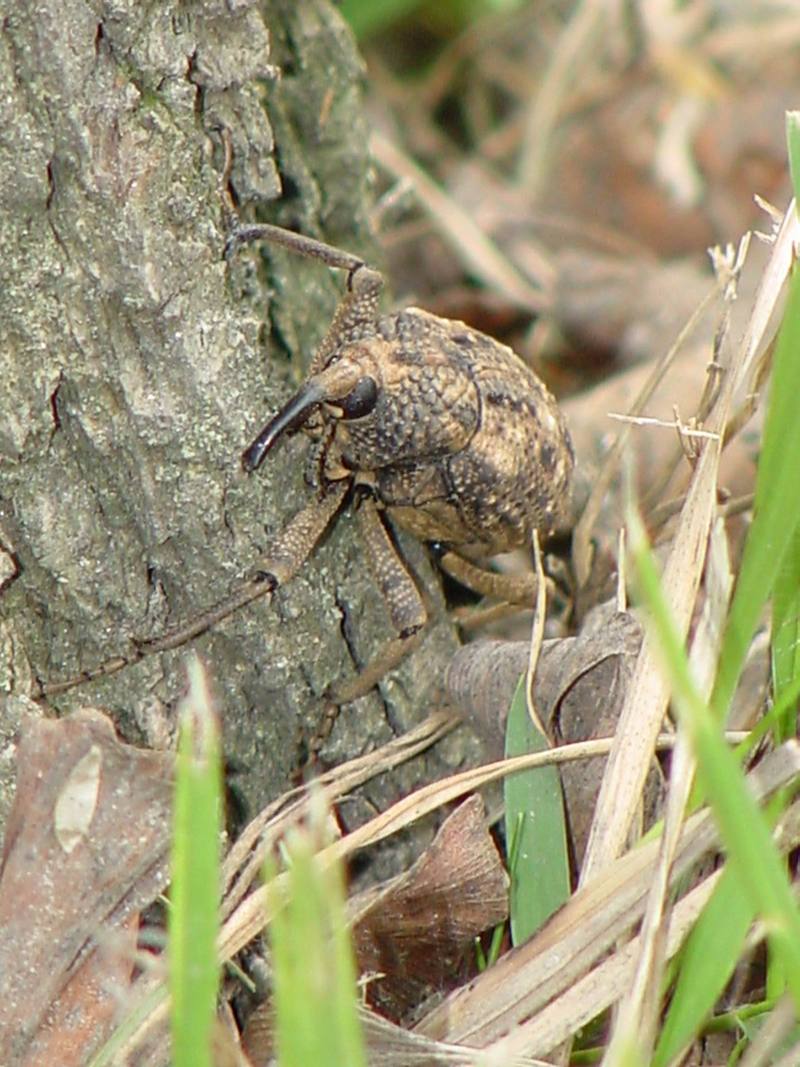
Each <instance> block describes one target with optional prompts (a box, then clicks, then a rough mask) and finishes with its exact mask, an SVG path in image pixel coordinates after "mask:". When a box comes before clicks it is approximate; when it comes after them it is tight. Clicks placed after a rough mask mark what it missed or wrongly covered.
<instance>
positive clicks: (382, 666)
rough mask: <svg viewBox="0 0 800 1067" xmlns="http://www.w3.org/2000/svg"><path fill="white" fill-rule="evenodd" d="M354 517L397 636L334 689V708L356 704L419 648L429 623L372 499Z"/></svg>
mask: <svg viewBox="0 0 800 1067" xmlns="http://www.w3.org/2000/svg"><path fill="white" fill-rule="evenodd" d="M357 516H358V523H359V528H360V533H361V538H362V540H363V542H364V546H365V548H366V550H367V558H368V560H369V564H370V570H371V571H372V575H373V578H374V579H375V584H376V585H377V586H378V589H379V590H380V592H381V595H382V596H383V599H384V601H385V602H386V606H387V607H388V609H389V616H390V618H391V620H392V625H393V626H394V628H395V630H396V631H397V633H398V636H397V637H396V638H394V639H393V640H391V641H387V642H386V644H385V645H384V646H383V648H381V649H380V651H379V652H378V653H377V655H376V656H375V657H374V658H373V659H372V660H370V662H369V663H368V664H367V665H366V667H364V668H363V670H361V671H359V673H358V675H357V676H356V677H355V678H354V679H353V680H352V681H350V682H346V683H345V684H344V685H341V686H337V687H336V689H335V690H334V691H333V692H332V693H331V694H330V696H331V700H332V702H333V703H334V704H349V703H350V701H351V700H358V698H359V697H362V696H364V695H365V694H366V693H368V692H369V691H370V689H372V688H373V687H374V686H375V685H377V684H378V682H379V681H380V680H381V678H383V677H384V675H386V674H388V673H389V671H391V670H394V668H395V667H397V666H398V664H400V663H401V662H402V661H403V660H404V659H405V657H406V656H407V655H408V654H409V652H411V651H412V649H413V648H415V647H416V646H417V645H418V644H419V641H420V639H421V636H422V630H423V628H424V626H425V624H426V622H427V621H428V613H427V611H426V609H425V604H424V603H423V600H422V597H421V595H420V592H419V590H418V589H417V586H416V584H415V582H414V580H413V578H412V577H411V575H410V574H409V573H408V571H407V569H406V567H405V564H404V563H403V561H402V559H401V558H400V556H399V555H398V552H397V549H396V548H395V545H394V542H393V541H392V539H391V537H390V536H389V532H388V530H387V529H386V527H385V525H384V523H383V518H382V517H381V513H380V511H379V510H378V507H377V506H376V504H375V501H374V500H373V499H372V498H371V497H364V498H363V499H362V500H361V502H360V506H359V508H358V511H357Z"/></svg>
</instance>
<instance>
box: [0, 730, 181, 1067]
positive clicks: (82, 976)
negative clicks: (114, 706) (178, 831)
mask: <svg viewBox="0 0 800 1067" xmlns="http://www.w3.org/2000/svg"><path fill="white" fill-rule="evenodd" d="M171 776H172V758H171V757H170V756H168V755H166V754H164V753H157V752H145V751H141V750H139V749H136V748H133V747H132V746H130V745H125V744H122V742H120V741H119V740H118V739H117V737H116V735H115V733H114V729H113V726H112V725H111V722H110V720H109V719H107V718H106V717H105V716H104V715H103V714H101V713H100V712H98V711H95V710H92V709H83V710H81V711H79V712H77V713H75V714H74V715H71V716H69V717H68V718H65V719H62V720H59V721H53V720H48V719H34V718H31V719H28V720H26V721H24V722H23V724H22V727H21V731H20V740H19V746H18V751H17V792H16V796H15V799H14V804H13V807H12V809H11V812H10V815H9V819H8V824H7V829H6V837H5V842H4V850H3V857H2V864H1V865H0V928H2V930H3V934H4V936H3V938H2V941H0V976H2V977H1V978H0V1063H9V1064H10V1063H14V1064H20V1065H25V1067H32V1065H33V1064H45V1063H59V1064H60V1065H62V1067H73V1065H74V1067H80V1065H81V1064H84V1063H86V1062H87V1061H88V1059H89V1055H90V1053H91V1051H92V1050H93V1049H94V1048H96V1047H97V1046H98V1045H99V1043H100V1042H102V1040H103V1039H104V1038H105V1036H106V1035H107V1033H108V1030H109V1027H110V1026H111V1025H112V1024H113V1021H114V1017H115V1015H116V1012H117V1011H118V1009H119V1005H120V999H121V997H122V995H123V993H124V991H125V990H126V989H127V988H128V987H129V985H130V981H131V972H132V963H131V948H132V944H133V935H134V933H135V929H136V926H137V915H138V912H139V910H140V909H141V908H142V907H144V906H146V905H147V904H149V903H150V902H151V901H152V900H153V899H154V898H155V897H156V895H157V894H158V893H159V892H160V891H161V890H162V889H163V887H164V886H165V884H166V881H167V876H168V871H167V850H168V844H169V830H170V801H171V793H172V785H171Z"/></svg>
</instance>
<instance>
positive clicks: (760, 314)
mask: <svg viewBox="0 0 800 1067" xmlns="http://www.w3.org/2000/svg"><path fill="white" fill-rule="evenodd" d="M791 216H792V221H787V220H785V221H784V223H783V226H782V230H781V235H779V237H778V239H777V240H776V242H775V246H774V248H773V253H772V256H771V258H770V262H769V264H768V266H767V269H766V271H765V274H764V279H763V281H762V286H761V288H760V290H759V294H758V297H757V299H756V303H755V306H754V308H753V312H752V314H751V316H750V320H749V325H748V329H747V331H746V334H745V338H744V340H743V342H742V344H741V345H740V346H739V347H738V349H737V351H736V352H735V353H734V355H733V358H732V359H731V361H730V364H729V366H728V367H727V369H726V372H725V373H724V376H723V379H722V383H721V387H720V389H719V390H718V392H717V395H716V400H715V402H714V404H713V407H712V409H711V411H710V414H709V417H708V421H707V424H706V428H707V429H709V430H711V431H713V432H715V433H718V434H719V435H720V436H722V435H723V434H724V430H725V425H726V422H727V419H728V415H729V412H730V410H731V405H732V401H733V396H734V391H735V390H736V388H737V387H738V385H739V384H740V382H741V381H742V380H743V376H744V375H745V373H746V371H747V368H748V367H749V366H750V364H751V361H752V359H753V358H754V357H755V354H756V353H757V351H758V350H759V349H760V348H761V347H762V346H763V345H764V344H765V342H766V339H767V331H768V328H769V325H770V321H771V318H772V316H771V314H770V310H771V309H772V310H774V308H775V307H776V305H777V303H778V301H779V299H780V296H781V292H782V289H783V282H784V280H785V277H786V269H787V268H788V263H789V260H788V259H787V256H786V233H787V231H794V230H795V229H796V226H797V224H796V222H795V221H794V212H793V211H792V212H791ZM767 279H770V284H769V285H767ZM733 280H734V278H733V277H731V279H730V281H731V282H733ZM732 296H733V292H732V290H731V287H730V286H729V285H728V286H726V297H727V298H729V299H730V298H731V297H732ZM700 448H701V451H700V455H699V459H698V460H697V461H696V464H695V467H694V470H693V473H692V480H691V483H690V487H689V491H688V493H687V497H686V502H685V504H684V507H683V509H682V511H681V515H680V519H679V523H678V527H677V531H676V534H675V539H674V541H673V544H672V547H671V549H670V552H669V556H668V558H667V562H666V566H665V568H664V575H663V584H664V588H665V590H666V591H667V594H668V596H669V609H670V612H671V616H672V618H673V620H674V623H675V625H676V627H677V628H678V632H679V633H681V634H683V635H685V634H686V632H687V629H688V625H689V621H690V619H691V617H692V613H693V611H694V608H695V599H696V595H697V590H698V588H699V584H700V577H701V574H702V568H703V564H704V560H705V556H706V544H707V540H708V534H709V531H710V529H711V524H712V521H713V518H714V515H715V512H716V506H717V501H716V496H717V492H716V490H717V472H718V467H719V458H720V448H719V445H718V443H717V441H715V440H713V439H712V440H708V441H706V442H705V443H704V444H702V445H701V446H700ZM668 697H669V687H668V683H667V681H666V679H665V677H664V675H663V672H662V671H661V670H660V668H659V665H658V659H657V655H656V650H655V648H654V646H653V642H652V639H650V638H649V637H648V638H647V639H646V640H645V642H644V643H643V645H642V649H641V652H640V654H639V657H638V660H637V664H636V668H635V671H634V676H633V680H632V683H631V686H630V689H629V692H628V698H627V700H626V703H625V706H624V708H623V712H622V715H621V717H620V723H619V731H618V734H617V744H616V746H615V748H614V749H613V750H612V753H611V756H610V758H609V761H608V763H607V765H606V773H605V776H604V779H603V786H602V789H601V792H600V797H599V800H598V804H597V808H596V811H595V819H594V822H593V825H592V833H591V835H590V840H589V846H588V849H587V856H586V861H585V864H584V868H583V871H582V872H581V880H582V883H583V884H585V883H586V881H587V880H588V879H589V878H591V877H593V876H595V875H596V874H597V872H598V871H599V870H600V869H601V868H602V867H603V866H604V865H605V864H607V863H609V862H610V861H611V860H612V859H613V858H614V857H615V856H617V855H619V853H620V851H621V850H622V848H623V847H624V844H625V840H626V836H627V834H628V831H629V828H630V825H631V821H632V818H633V814H634V810H635V807H636V804H637V799H638V797H639V795H640V791H641V787H642V784H643V782H644V780H645V776H646V774H647V768H648V766H649V764H650V760H651V759H652V756H653V751H654V748H653V746H654V743H655V738H656V737H657V735H658V732H659V729H660V728H661V722H662V719H663V715H664V711H665V709H666V704H667V700H668Z"/></svg>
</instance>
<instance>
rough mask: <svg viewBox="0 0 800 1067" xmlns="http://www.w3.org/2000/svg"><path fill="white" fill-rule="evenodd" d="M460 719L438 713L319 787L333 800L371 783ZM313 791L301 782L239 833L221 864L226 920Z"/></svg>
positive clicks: (332, 773)
mask: <svg viewBox="0 0 800 1067" xmlns="http://www.w3.org/2000/svg"><path fill="white" fill-rule="evenodd" d="M458 723H459V718H458V716H456V715H454V714H453V713H452V712H436V713H433V714H431V715H429V716H428V718H427V719H425V720H424V722H421V723H420V724H419V725H418V726H416V727H414V729H413V730H409V731H408V733H406V734H403V735H402V737H398V738H397V739H396V740H394V741H391V742H389V744H387V745H383V746H382V747H381V748H379V749H376V751H374V752H369V753H367V754H366V755H365V756H359V757H358V758H357V759H354V760H350V761H349V762H347V763H342V764H340V765H339V766H338V767H335V768H334V769H333V770H330V771H328V772H327V773H325V774H323V775H321V777H320V778H318V779H316V780H315V782H314V788H315V790H316V789H319V787H320V786H321V787H322V788H323V789H324V791H325V795H326V799H327V801H328V803H329V804H334V803H335V802H336V801H337V800H339V799H340V798H341V797H343V796H344V795H345V794H346V793H349V792H350V791H351V790H353V789H356V788H357V787H358V786H360V785H363V784H364V783H365V782H368V781H369V780H370V779H371V778H374V777H375V776H376V775H378V774H383V773H384V772H385V771H389V770H391V769H392V768H393V767H396V766H398V765H399V764H401V763H405V762H406V761H407V760H410V759H413V758H414V757H415V756H418V755H419V754H420V753H421V752H424V751H425V749H427V748H429V747H430V746H431V745H434V744H435V743H436V742H437V741H439V740H440V739H441V738H442V737H444V736H445V734H447V733H449V731H450V730H452V729H453V728H454V727H455V726H457V725H458ZM309 795H310V790H309V787H308V786H301V787H300V788H298V789H294V790H292V791H291V792H289V793H284V794H283V795H282V796H281V797H279V798H278V799H277V800H276V801H274V802H273V803H272V804H268V805H267V807H265V808H264V809H263V811H261V812H259V814H258V815H257V816H256V817H255V819H253V820H252V822H250V823H249V825H248V826H247V827H246V828H245V829H244V831H243V832H242V834H241V835H240V837H239V838H237V840H236V842H235V843H234V845H233V847H232V848H231V850H230V852H229V853H228V855H227V856H226V858H225V862H224V863H223V866H222V875H223V887H224V896H223V903H222V917H223V919H226V918H227V917H228V916H229V915H230V914H231V912H232V911H233V910H234V908H235V907H236V906H237V905H238V904H239V903H240V902H241V900H242V898H243V897H244V895H245V894H246V893H247V891H248V890H249V888H250V886H251V885H252V884H253V881H254V880H255V879H256V878H257V877H258V876H259V875H260V873H261V868H262V865H263V863H264V858H265V856H266V855H267V853H268V852H269V850H270V849H271V847H272V845H273V844H274V842H275V840H276V839H277V838H278V837H280V836H281V835H282V834H284V833H285V832H286V829H287V827H288V826H290V825H292V824H293V823H296V822H298V821H299V820H300V819H301V818H302V817H303V814H304V813H305V811H306V806H307V804H308V800H309Z"/></svg>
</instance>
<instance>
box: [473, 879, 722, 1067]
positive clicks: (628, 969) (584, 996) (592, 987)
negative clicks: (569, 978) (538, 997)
mask: <svg viewBox="0 0 800 1067" xmlns="http://www.w3.org/2000/svg"><path fill="white" fill-rule="evenodd" d="M720 873H721V872H719V871H715V872H714V874H712V875H710V876H709V877H708V878H706V879H705V881H704V882H702V883H701V884H700V885H699V886H697V887H696V888H695V889H693V890H692V892H691V893H689V894H688V895H687V896H686V897H684V899H683V900H681V901H680V903H679V904H678V905H676V907H675V909H674V911H673V914H672V921H671V923H670V927H669V933H668V934H667V935H666V937H665V953H666V955H667V956H669V957H670V958H671V957H672V956H673V955H674V954H675V953H676V952H677V951H678V949H679V948H680V947H681V945H682V944H683V941H684V939H685V937H686V935H687V934H688V933H689V931H690V930H691V929H692V927H693V926H694V924H695V922H696V920H697V917H698V915H699V914H700V912H701V911H702V910H703V908H704V907H705V906H706V904H707V903H708V900H709V898H710V897H711V894H712V893H713V891H714V888H715V887H716V884H717V882H718V881H719V877H720ZM640 953H641V939H640V938H636V939H635V940H634V941H631V942H629V943H628V944H626V945H625V946H624V947H623V948H621V949H620V950H619V951H618V952H616V953H614V955H613V956H611V957H610V958H609V959H608V960H606V961H604V962H603V963H602V964H600V966H599V967H597V968H595V969H594V970H592V971H589V972H588V973H587V974H586V975H585V976H584V977H583V978H581V979H579V980H578V981H576V982H575V983H574V984H573V985H571V986H570V987H569V988H568V989H567V990H566V992H564V993H563V995H562V996H560V997H558V999H557V1000H554V1001H553V1002H552V1004H549V1005H548V1006H547V1007H545V1008H543V1009H542V1011H540V1012H539V1013H538V1014H537V1015H535V1016H534V1017H533V1018H532V1019H530V1020H529V1021H527V1022H523V1023H521V1024H520V1025H519V1026H517V1027H515V1028H514V1029H513V1030H512V1031H511V1032H510V1033H509V1035H508V1036H507V1037H503V1038H501V1039H500V1040H499V1041H496V1042H493V1043H492V1044H490V1045H489V1046H488V1047H487V1050H486V1051H487V1054H489V1055H491V1056H493V1057H494V1056H496V1057H497V1058H498V1059H497V1062H499V1063H505V1062H507V1059H506V1057H512V1056H515V1055H520V1054H522V1053H523V1052H524V1053H526V1054H529V1055H530V1054H533V1053H534V1051H535V1052H538V1053H545V1052H547V1051H549V1050H550V1049H552V1048H555V1047H556V1046H557V1045H559V1044H560V1043H561V1042H562V1041H566V1040H568V1039H569V1038H570V1037H571V1036H573V1035H574V1034H575V1033H576V1031H578V1030H579V1029H580V1028H581V1027H582V1026H584V1025H585V1024H586V1023H588V1022H590V1021H591V1020H592V1019H593V1018H596V1016H597V1015H599V1014H600V1013H601V1012H602V1011H603V1009H604V1008H607V1007H608V1006H609V1005H610V1004H611V1003H613V1001H614V1000H617V999H622V998H623V997H624V995H625V993H626V992H627V990H628V989H629V988H630V983H631V980H632V978H633V971H634V968H635V965H636V959H637V956H638V955H640ZM606 1055H607V1056H608V1057H612V1056H613V1055H614V1050H613V1049H609V1050H608V1052H607V1054H606ZM609 1062H614V1061H613V1059H609ZM641 1062H645V1061H641Z"/></svg>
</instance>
